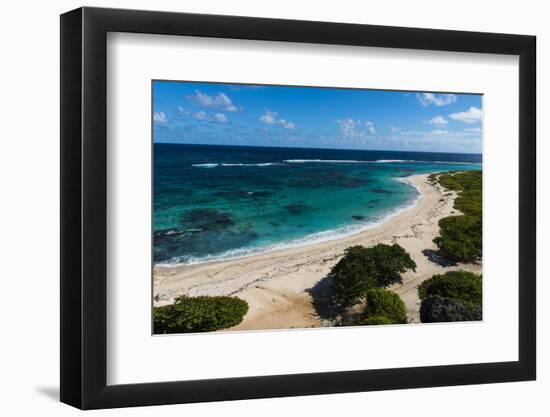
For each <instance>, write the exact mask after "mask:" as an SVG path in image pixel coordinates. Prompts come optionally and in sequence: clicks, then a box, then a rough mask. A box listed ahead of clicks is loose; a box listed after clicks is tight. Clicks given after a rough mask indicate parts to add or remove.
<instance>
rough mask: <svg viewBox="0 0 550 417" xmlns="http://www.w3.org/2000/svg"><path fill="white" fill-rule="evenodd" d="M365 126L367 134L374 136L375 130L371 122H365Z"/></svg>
mask: <svg viewBox="0 0 550 417" xmlns="http://www.w3.org/2000/svg"><path fill="white" fill-rule="evenodd" d="M365 126H366V127H367V132H368V134H369V135H376V129H375V128H374V123H373V122H370V121H368V120H365Z"/></svg>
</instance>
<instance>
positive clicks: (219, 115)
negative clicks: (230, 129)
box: [213, 113, 227, 123]
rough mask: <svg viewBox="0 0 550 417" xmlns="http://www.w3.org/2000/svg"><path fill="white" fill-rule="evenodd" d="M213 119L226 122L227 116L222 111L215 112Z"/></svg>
mask: <svg viewBox="0 0 550 417" xmlns="http://www.w3.org/2000/svg"><path fill="white" fill-rule="evenodd" d="M213 119H214V121H216V122H218V123H227V116H226V115H225V114H223V113H216V114H215V115H214V117H213Z"/></svg>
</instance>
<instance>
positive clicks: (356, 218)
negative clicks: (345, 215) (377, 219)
mask: <svg viewBox="0 0 550 417" xmlns="http://www.w3.org/2000/svg"><path fill="white" fill-rule="evenodd" d="M351 218H352V219H353V220H359V221H363V220H367V217H366V216H362V215H361V214H354V215H353V216H351Z"/></svg>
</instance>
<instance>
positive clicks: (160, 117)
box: [153, 111, 168, 123]
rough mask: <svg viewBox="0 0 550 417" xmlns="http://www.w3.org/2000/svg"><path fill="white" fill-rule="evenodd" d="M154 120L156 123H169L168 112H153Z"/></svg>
mask: <svg viewBox="0 0 550 417" xmlns="http://www.w3.org/2000/svg"><path fill="white" fill-rule="evenodd" d="M153 122H155V123H168V118H167V117H166V114H164V112H163V111H159V112H157V111H156V112H154V113H153Z"/></svg>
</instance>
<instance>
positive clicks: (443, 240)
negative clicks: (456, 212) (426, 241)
mask: <svg viewBox="0 0 550 417" xmlns="http://www.w3.org/2000/svg"><path fill="white" fill-rule="evenodd" d="M439 233H440V235H439V236H437V237H436V238H435V239H434V240H433V242H434V243H435V244H436V246H437V247H438V248H439V250H440V252H441V255H443V256H444V257H445V258H447V259H449V260H451V261H454V262H473V261H475V260H476V259H478V258H479V257H481V253H482V249H483V248H482V245H483V242H482V221H481V217H474V216H451V217H445V218H443V219H441V220H440V221H439Z"/></svg>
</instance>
